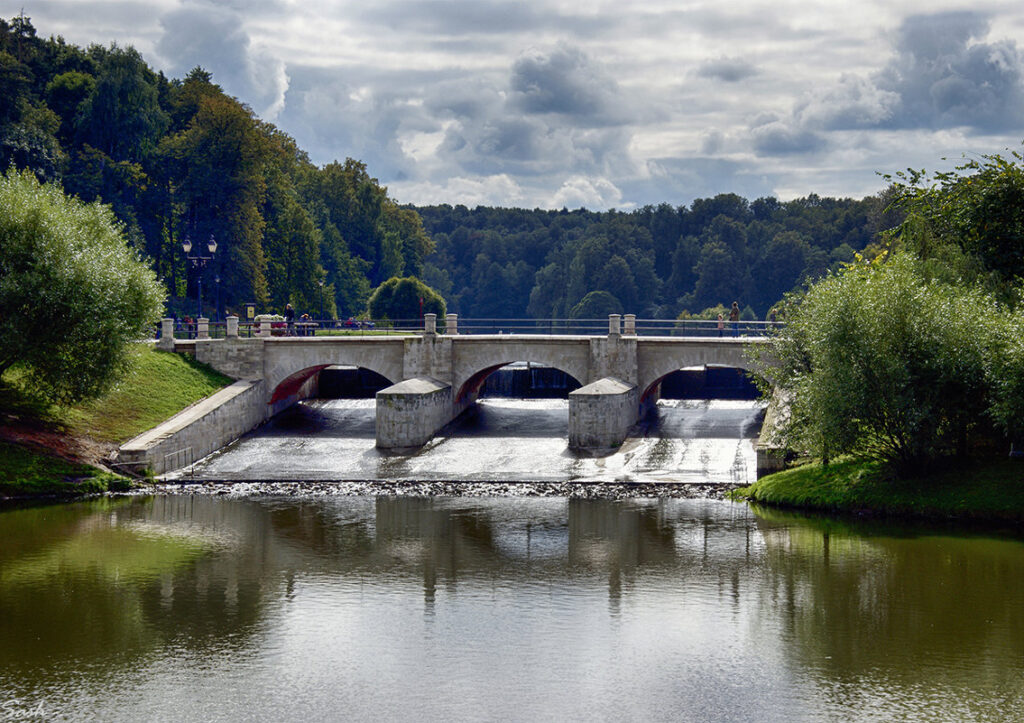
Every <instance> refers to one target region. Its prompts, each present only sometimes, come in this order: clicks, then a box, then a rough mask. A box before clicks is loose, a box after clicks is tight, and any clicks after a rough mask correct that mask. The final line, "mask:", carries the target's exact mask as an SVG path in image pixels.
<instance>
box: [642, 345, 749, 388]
mask: <svg viewBox="0 0 1024 723" xmlns="http://www.w3.org/2000/svg"><path fill="white" fill-rule="evenodd" d="M708 365H715V366H725V367H733V368H736V369H742V370H744V371H746V372H749V373H752V374H756V373H757V369H756V368H755V367H756V365H755V364H754V363H753V362H752V361H751V359H750V358H749V357H748V356H747V351H746V345H745V344H742V343H736V344H714V345H708V344H697V343H692V344H687V343H680V342H675V343H657V342H654V343H641V344H640V345H638V347H637V381H638V384H637V386H638V387H639V389H640V399H641V401H643V400H647V399H649V398H650V396H651V394H653V393H654V391H655V390H656V389H657V388H658V385H659V384H661V382H662V380H663V379H664V378H665V377H667V376H668V375H669V374H671V373H673V372H676V371H679V370H680V369H686V368H688V367H703V366H708Z"/></svg>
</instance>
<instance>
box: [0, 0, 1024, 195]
mask: <svg viewBox="0 0 1024 723" xmlns="http://www.w3.org/2000/svg"><path fill="white" fill-rule="evenodd" d="M22 7H24V11H25V14H26V15H27V16H29V17H30V18H31V19H32V22H33V24H34V25H35V27H36V29H37V32H38V33H39V34H40V35H42V36H49V35H62V36H64V38H65V39H66V40H68V41H69V42H73V43H76V44H80V45H87V44H89V43H94V42H95V43H101V44H109V43H111V42H116V43H118V44H120V45H129V44H130V45H134V46H135V47H136V48H137V49H138V50H139V51H140V52H142V54H143V55H144V56H145V58H146V59H147V61H148V62H149V63H150V65H152V66H154V67H156V68H159V69H162V70H164V71H165V72H166V73H167V74H168V75H170V76H171V77H182V76H183V75H185V74H186V73H187V72H188V71H189V70H190V69H191V68H192V67H194V66H196V65H201V66H203V67H204V68H205V69H207V70H209V71H211V72H212V73H213V76H214V80H215V81H216V82H217V83H219V84H220V85H221V86H222V87H223V88H224V89H225V90H226V91H227V92H229V93H230V94H232V95H234V96H236V97H238V98H239V99H240V100H242V101H244V102H246V103H248V104H249V105H250V106H251V107H252V108H253V109H254V110H255V111H256V112H257V114H259V115H260V116H261V117H262V118H264V119H265V120H269V121H272V122H274V123H275V124H277V125H278V126H279V127H280V128H282V129H283V130H284V131H286V132H287V133H289V134H290V135H292V136H293V137H294V138H295V139H296V140H297V141H298V143H299V145H300V146H301V147H302V148H304V149H305V150H306V151H308V152H309V154H310V156H311V158H312V159H313V160H314V161H315V162H316V163H318V164H323V163H328V162H330V161H332V160H334V159H344V158H346V157H352V158H357V159H360V160H362V161H365V162H366V163H367V165H368V166H369V170H370V173H371V174H372V175H374V176H375V177H377V178H378V179H379V180H380V181H381V183H383V184H384V185H386V186H388V188H389V191H390V193H391V195H392V197H394V198H395V199H396V200H398V201H400V202H410V203H419V204H426V203H442V202H446V203H452V204H455V203H463V204H466V205H468V206H474V205H477V204H485V205H500V206H524V207H531V208H532V207H535V206H539V207H545V208H561V207H562V206H567V207H569V208H576V207H579V206H586V207H587V208H591V209H606V208H611V207H615V208H619V209H629V208H633V207H635V206H637V205H643V204H647V203H655V204H656V203H660V202H663V201H666V202H669V203H671V204H673V205H678V204H685V203H689V202H690V201H692V200H693V199H694V198H697V197H701V196H709V195H713V194H715V193H722V192H735V193H739V194H741V195H743V196H746V197H747V198H750V199H753V198H756V197H758V196H764V195H775V196H778V197H780V198H783V199H789V198H794V197H798V196H804V195H807V194H808V193H818V194H819V195H833V196H853V197H861V196H864V195H868V194H872V193H875V192H877V191H878V190H880V189H881V188H882V186H883V185H884V182H883V181H882V179H880V178H879V176H878V175H877V173H878V172H884V173H888V172H893V171H897V170H900V169H903V168H907V167H914V168H928V169H929V170H933V169H939V168H943V167H948V166H949V164H948V163H946V164H943V162H942V161H941V159H942V158H943V157H948V158H950V159H952V160H957V159H959V158H960V157H961V156H962V155H964V154H966V155H968V156H971V155H977V154H981V153H994V152H1002V151H1004V150H1005V149H1006V148H1011V149H1019V148H1020V144H1021V142H1022V140H1024V47H1022V46H1024V3H1022V2H1020V0H1014V1H1013V2H985V0H975V2H971V3H965V2H943V0H928V1H927V2H924V1H920V0H901V2H892V1H891V0H885V1H884V2H882V1H877V0H849V1H848V2H841V1H840V0H828V1H821V2H818V1H815V0H800V1H799V2H796V1H794V0H771V1H770V2H768V1H762V0H732V1H731V2H723V1H722V0H714V1H709V2H704V1H699V2H688V1H686V0H674V1H673V0H647V1H645V2H632V1H631V0H615V1H614V2H610V1H607V0H585V1H574V0H523V1H520V2H508V1H506V0H303V1H302V2H299V1H298V0H220V1H215V0H144V1H136V0H108V1H105V2H103V1H101V2H87V1H84V0H62V1H53V2H46V1H40V0H21V1H19V2H15V3H11V2H10V1H9V0H0V17H4V18H11V17H13V16H14V15H17V14H18V13H19V12H20V10H21V8H22ZM1018 41H1020V42H1018Z"/></svg>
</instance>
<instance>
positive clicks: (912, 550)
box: [758, 513, 1024, 713]
mask: <svg viewBox="0 0 1024 723" xmlns="http://www.w3.org/2000/svg"><path fill="white" fill-rule="evenodd" d="M759 515H760V519H759V521H758V528H759V529H760V531H761V533H762V535H763V537H764V540H765V549H766V553H765V555H766V557H765V561H766V568H765V573H766V581H765V585H764V587H763V591H762V595H763V596H764V597H763V599H762V601H761V609H762V611H763V613H764V614H765V616H766V617H767V618H770V619H771V620H772V621H776V622H778V623H781V625H782V629H783V634H782V635H781V636H780V640H782V641H786V643H787V644H788V645H789V646H791V648H792V649H791V651H790V653H791V655H792V656H793V661H794V662H795V663H797V664H799V667H802V668H804V669H807V668H810V669H813V670H821V671H822V672H823V673H825V674H826V676H827V678H828V679H829V683H830V684H829V687H828V689H827V691H826V694H827V695H830V696H834V697H835V699H836V702H837V703H838V704H840V705H841V706H842V707H843V708H844V709H849V706H850V705H851V702H856V701H857V700H858V699H859V698H860V697H861V696H864V695H865V687H864V682H865V681H866V680H871V679H878V678H879V677H881V678H882V679H883V680H893V679H895V680H897V681H899V683H900V685H901V686H907V685H908V684H909V685H927V686H939V687H941V688H945V689H946V690H947V691H970V690H975V689H983V690H990V689H994V690H1002V691H1017V692H1016V700H1015V704H1016V705H1024V690H1022V688H1021V686H1020V680H1021V676H1022V675H1024V615H1022V614H1021V611H1022V610H1024V550H1022V544H1021V543H1020V542H1018V541H1013V540H1001V539H996V538H992V537H984V536H959V537H954V536H949V535H942V534H936V533H935V532H934V530H932V531H928V530H927V529H925V528H923V527H922V528H920V529H919V530H917V531H916V532H915V530H914V529H912V528H909V527H908V526H907V525H902V526H900V527H899V528H896V527H889V528H887V527H885V526H882V525H878V524H858V525H855V526H852V525H846V524H843V523H836V522H828V521H825V520H814V519H809V518H803V517H799V516H796V515H786V514H779V513H759ZM955 695H956V694H955V693H954V697H955ZM1006 702H1007V703H1009V702H1010V701H1009V700H1008V699H1007V700H1006ZM991 712H992V711H989V713H991Z"/></svg>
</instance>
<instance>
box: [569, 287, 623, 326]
mask: <svg viewBox="0 0 1024 723" xmlns="http://www.w3.org/2000/svg"><path fill="white" fill-rule="evenodd" d="M621 313H622V302H620V301H619V300H618V299H616V298H615V297H614V296H612V295H611V294H610V293H608V292H607V291H591V292H590V293H589V294H587V295H586V296H584V297H583V298H582V299H581V300H580V303H578V304H576V306H574V307H572V311H571V312H569V318H570V319H603V318H606V317H607V316H608V315H609V314H621Z"/></svg>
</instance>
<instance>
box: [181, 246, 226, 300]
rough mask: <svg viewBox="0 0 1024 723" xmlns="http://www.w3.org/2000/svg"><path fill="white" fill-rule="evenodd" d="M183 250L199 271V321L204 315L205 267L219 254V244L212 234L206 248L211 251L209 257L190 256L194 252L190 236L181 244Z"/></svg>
mask: <svg viewBox="0 0 1024 723" xmlns="http://www.w3.org/2000/svg"><path fill="white" fill-rule="evenodd" d="M181 248H182V249H183V250H184V251H185V258H186V259H187V260H189V261H191V262H192V268H193V269H196V270H197V271H198V273H197V274H196V306H197V313H196V319H198V318H200V317H201V316H202V315H203V267H204V266H206V263H207V262H208V261H210V260H211V259H212V258H213V255H214V254H215V253H217V242H216V241H215V240H214V239H213V234H212V233H211V234H210V240H209V241H207V242H206V248H207V249H209V251H210V255H209V256H203V255H202V254H201V253H200V255H199V256H189V253H190V252H191V251H192V239H190V238H189V237H188V236H186V237H185V240H184V241H182V242H181ZM219 289H220V287H219V286H218V291H219Z"/></svg>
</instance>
